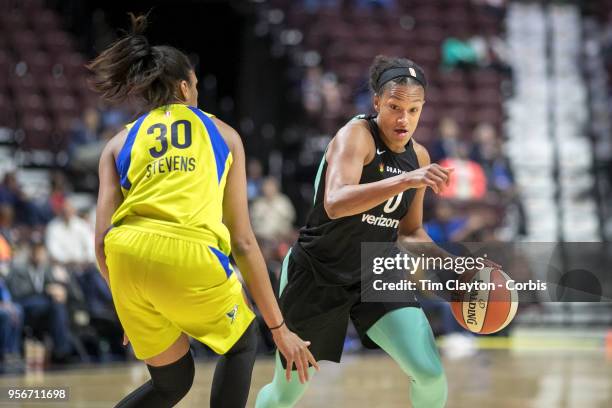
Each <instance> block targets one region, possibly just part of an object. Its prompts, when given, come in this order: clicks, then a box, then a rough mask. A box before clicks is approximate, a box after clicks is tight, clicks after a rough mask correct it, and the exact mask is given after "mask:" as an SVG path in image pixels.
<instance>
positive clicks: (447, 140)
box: [430, 116, 460, 163]
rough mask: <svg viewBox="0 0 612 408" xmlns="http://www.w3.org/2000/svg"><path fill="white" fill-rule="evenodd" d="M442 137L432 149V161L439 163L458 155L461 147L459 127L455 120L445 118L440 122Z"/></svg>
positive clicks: (439, 129) (439, 128) (439, 127)
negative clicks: (458, 147) (458, 149)
mask: <svg viewBox="0 0 612 408" xmlns="http://www.w3.org/2000/svg"><path fill="white" fill-rule="evenodd" d="M438 131H439V132H440V137H439V138H436V140H435V142H434V143H433V146H432V148H431V152H430V155H431V161H432V163H437V162H439V161H440V160H442V159H443V158H445V157H454V156H456V155H457V146H458V145H459V143H460V141H459V136H460V135H459V125H458V124H457V121H455V119H453V118H451V117H448V116H445V117H443V118H442V119H441V120H440V124H439V126H438Z"/></svg>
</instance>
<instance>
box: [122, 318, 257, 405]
mask: <svg viewBox="0 0 612 408" xmlns="http://www.w3.org/2000/svg"><path fill="white" fill-rule="evenodd" d="M256 352H257V329H256V324H255V323H254V322H253V323H251V325H250V326H249V328H248V329H247V330H246V331H245V332H244V334H243V335H242V337H240V339H239V340H238V341H237V342H236V344H234V346H233V347H232V348H231V349H230V350H229V351H228V352H227V353H226V354H224V355H222V356H221V357H220V358H219V361H218V363H217V368H216V369H215V375H214V378H213V383H212V390H211V397H210V406H211V408H244V406H245V405H246V402H247V398H248V396H249V389H250V387H251V374H252V372H253V365H254V364H255V354H256ZM147 368H148V369H149V373H150V374H151V379H150V380H149V381H147V382H146V383H144V384H143V385H141V386H140V387H139V388H137V389H136V390H134V391H132V392H131V393H130V394H129V395H128V396H126V397H125V398H124V399H122V400H121V401H120V402H119V403H118V404H117V405H116V408H135V407H146V408H149V407H151V408H169V407H173V406H175V405H176V404H177V403H178V402H179V401H180V400H181V399H182V398H183V397H184V396H185V395H186V394H187V392H188V391H189V389H190V388H191V385H192V384H193V377H194V374H195V367H194V363H193V357H192V356H191V351H187V353H186V354H185V355H184V356H183V357H181V358H180V359H178V360H177V361H175V362H174V363H171V364H168V365H165V366H160V367H153V366H150V365H148V364H147Z"/></svg>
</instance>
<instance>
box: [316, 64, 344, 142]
mask: <svg viewBox="0 0 612 408" xmlns="http://www.w3.org/2000/svg"><path fill="white" fill-rule="evenodd" d="M321 95H322V96H323V110H322V112H321V119H322V123H321V128H322V130H323V132H325V133H327V134H333V133H334V132H335V131H336V130H337V128H338V126H339V121H343V120H344V112H343V110H342V107H343V98H342V92H341V89H340V84H339V83H338V78H337V76H336V75H335V74H333V73H331V72H327V73H325V75H323V78H322V81H321Z"/></svg>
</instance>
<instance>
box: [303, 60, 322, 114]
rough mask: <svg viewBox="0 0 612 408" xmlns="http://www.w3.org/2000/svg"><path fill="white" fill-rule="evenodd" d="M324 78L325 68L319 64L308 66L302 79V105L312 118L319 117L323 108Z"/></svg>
mask: <svg viewBox="0 0 612 408" xmlns="http://www.w3.org/2000/svg"><path fill="white" fill-rule="evenodd" d="M322 79H323V70H322V69H321V67H320V66H319V65H314V66H310V67H308V68H306V72H305V74H304V78H303V79H302V105H303V106H304V110H305V111H306V114H307V115H308V117H309V119H311V120H316V119H318V117H319V115H320V114H321V111H322V110H323V95H322V94H321V88H322V85H321V81H322Z"/></svg>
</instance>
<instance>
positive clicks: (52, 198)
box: [49, 171, 69, 221]
mask: <svg viewBox="0 0 612 408" xmlns="http://www.w3.org/2000/svg"><path fill="white" fill-rule="evenodd" d="M49 182H50V184H51V191H50V192H49V208H50V211H51V214H53V215H52V216H51V218H50V219H49V221H51V220H52V219H53V217H55V216H57V215H58V214H59V213H61V212H62V208H63V207H64V202H65V201H66V195H68V191H69V186H68V181H66V176H65V175H64V173H62V172H61V171H54V172H52V173H51V177H50V181H49Z"/></svg>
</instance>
